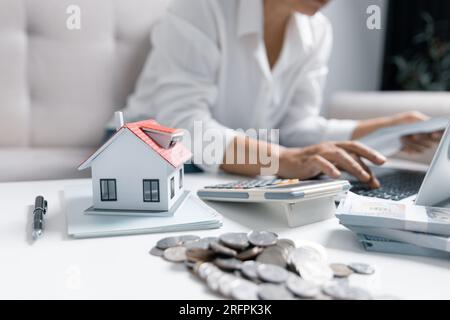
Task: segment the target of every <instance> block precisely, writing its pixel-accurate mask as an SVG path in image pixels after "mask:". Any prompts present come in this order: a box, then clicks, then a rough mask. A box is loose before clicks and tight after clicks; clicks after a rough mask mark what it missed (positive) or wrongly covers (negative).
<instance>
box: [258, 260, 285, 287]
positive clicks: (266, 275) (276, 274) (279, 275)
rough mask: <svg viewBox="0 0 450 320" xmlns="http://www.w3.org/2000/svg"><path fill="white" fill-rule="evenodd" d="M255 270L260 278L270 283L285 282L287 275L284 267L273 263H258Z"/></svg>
mask: <svg viewBox="0 0 450 320" xmlns="http://www.w3.org/2000/svg"><path fill="white" fill-rule="evenodd" d="M256 271H257V272H258V276H259V278H260V279H261V280H263V281H265V282H271V283H281V282H285V281H286V279H287V278H288V275H289V273H288V272H287V271H286V269H283V268H281V267H279V266H276V265H273V264H260V265H258V266H257V267H256Z"/></svg>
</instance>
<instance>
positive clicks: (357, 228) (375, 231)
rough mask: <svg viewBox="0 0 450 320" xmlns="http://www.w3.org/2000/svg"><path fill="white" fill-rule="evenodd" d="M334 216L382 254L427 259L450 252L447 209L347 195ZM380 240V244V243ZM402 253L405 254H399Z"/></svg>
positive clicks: (449, 222)
mask: <svg viewBox="0 0 450 320" xmlns="http://www.w3.org/2000/svg"><path fill="white" fill-rule="evenodd" d="M336 216H337V217H338V219H339V220H340V223H341V224H342V225H344V226H345V227H347V228H348V229H350V230H351V231H353V232H355V233H357V234H358V235H360V240H361V239H365V240H367V238H365V237H369V239H370V241H365V242H364V241H361V242H363V244H367V243H370V242H373V243H374V245H375V246H376V247H377V248H378V249H379V250H378V251H382V249H384V251H385V252H396V253H405V254H417V255H429V256H436V255H438V254H437V252H436V251H438V252H441V253H444V254H443V255H444V256H447V253H450V238H449V236H450V209H445V208H431V207H422V206H415V205H412V204H406V203H399V202H395V201H386V200H381V199H375V198H368V197H361V196H358V195H355V194H353V193H349V194H348V195H347V197H346V199H345V200H343V201H341V203H340V205H339V208H338V210H337V213H336ZM373 237H375V238H376V239H377V241H374V240H373ZM380 239H382V240H383V241H382V242H383V244H380V242H381V241H380ZM406 244H407V245H406ZM415 247H417V248H415ZM366 248H367V246H366ZM390 248H393V249H392V250H390ZM402 250H403V251H404V252H399V251H402ZM448 257H450V255H449V256H448Z"/></svg>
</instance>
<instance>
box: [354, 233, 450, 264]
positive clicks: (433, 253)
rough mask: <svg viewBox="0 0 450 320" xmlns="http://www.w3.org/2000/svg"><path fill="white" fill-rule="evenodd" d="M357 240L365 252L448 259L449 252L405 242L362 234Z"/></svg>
mask: <svg viewBox="0 0 450 320" xmlns="http://www.w3.org/2000/svg"><path fill="white" fill-rule="evenodd" d="M358 240H359V241H360V242H361V243H362V245H363V246H364V249H366V250H367V251H372V252H381V253H393V254H402V255H411V256H423V257H431V258H443V259H450V253H449V252H445V251H439V250H434V249H428V248H422V247H419V246H416V245H413V244H409V243H405V242H400V241H394V240H389V239H385V238H380V237H373V236H368V235H363V234H358Z"/></svg>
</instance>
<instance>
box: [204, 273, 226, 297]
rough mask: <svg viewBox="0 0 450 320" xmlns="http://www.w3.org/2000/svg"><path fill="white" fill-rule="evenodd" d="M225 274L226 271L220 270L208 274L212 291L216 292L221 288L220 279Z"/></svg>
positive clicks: (207, 281) (207, 280)
mask: <svg viewBox="0 0 450 320" xmlns="http://www.w3.org/2000/svg"><path fill="white" fill-rule="evenodd" d="M223 275H225V273H224V272H222V271H219V270H215V271H212V272H211V273H210V274H208V277H207V278H206V284H207V285H208V287H209V288H210V289H211V290H212V291H215V292H216V291H218V290H219V280H220V278H221V277H222V276H223Z"/></svg>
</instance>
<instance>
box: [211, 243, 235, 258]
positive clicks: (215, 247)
mask: <svg viewBox="0 0 450 320" xmlns="http://www.w3.org/2000/svg"><path fill="white" fill-rule="evenodd" d="M209 247H210V248H211V250H212V251H214V252H215V253H217V254H220V255H223V256H227V257H235V256H236V255H237V251H236V250H233V249H230V248H228V247H225V246H223V245H221V244H220V243H218V242H212V243H210V244H209Z"/></svg>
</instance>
